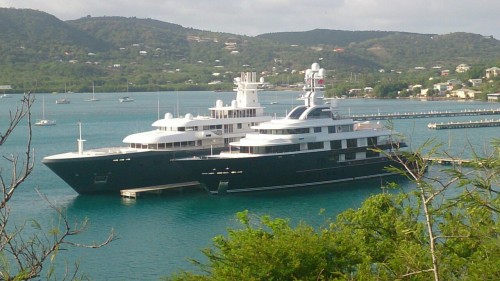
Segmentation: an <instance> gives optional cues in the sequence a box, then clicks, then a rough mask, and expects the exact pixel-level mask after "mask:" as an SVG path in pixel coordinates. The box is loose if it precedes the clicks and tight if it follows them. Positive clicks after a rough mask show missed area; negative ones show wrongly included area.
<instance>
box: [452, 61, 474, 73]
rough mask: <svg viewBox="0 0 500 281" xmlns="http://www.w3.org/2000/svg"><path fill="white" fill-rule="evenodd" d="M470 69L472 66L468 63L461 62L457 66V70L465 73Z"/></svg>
mask: <svg viewBox="0 0 500 281" xmlns="http://www.w3.org/2000/svg"><path fill="white" fill-rule="evenodd" d="M469 69H470V66H468V65H467V64H464V63H462V64H459V65H458V66H457V67H456V68H455V71H456V72H458V73H464V72H467V71H469Z"/></svg>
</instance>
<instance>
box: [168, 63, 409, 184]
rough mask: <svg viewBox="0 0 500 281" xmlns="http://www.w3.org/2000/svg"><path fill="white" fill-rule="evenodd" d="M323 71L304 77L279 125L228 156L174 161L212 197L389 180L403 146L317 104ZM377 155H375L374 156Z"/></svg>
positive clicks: (260, 129)
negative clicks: (394, 155)
mask: <svg viewBox="0 0 500 281" xmlns="http://www.w3.org/2000/svg"><path fill="white" fill-rule="evenodd" d="M324 74H325V71H324V70H323V69H320V67H319V64H317V63H315V64H313V65H312V68H311V69H308V70H307V71H306V74H305V83H306V85H305V86H304V91H305V94H304V95H303V97H302V99H303V100H304V105H300V106H297V107H295V108H294V109H293V110H292V111H290V113H289V114H288V115H287V116H286V117H285V118H284V119H273V120H271V121H269V122H264V123H261V124H259V125H257V126H255V127H254V129H256V133H248V134H247V135H246V137H245V138H241V139H240V140H238V141H236V142H232V143H231V144H230V150H229V151H223V152H221V153H220V154H218V155H206V156H198V157H190V158H178V159H174V160H173V162H174V163H176V164H177V165H178V166H179V167H180V168H181V169H183V170H185V171H189V172H190V174H191V175H192V177H193V178H195V179H196V180H197V181H199V182H200V183H201V185H202V186H203V187H204V188H205V189H206V190H208V191H209V192H211V193H213V194H220V193H229V192H244V191H257V190H268V189H281V188H292V187H304V186H312V185H321V184H331V183H336V182H344V181H351V180H358V179H367V178H374V177H382V176H387V175H391V173H390V172H388V171H387V170H386V167H388V166H390V165H394V164H395V163H394V162H393V161H392V160H391V159H390V157H388V156H389V155H390V154H392V153H396V152H397V151H399V148H403V147H405V146H406V145H405V144H404V142H402V141H397V140H396V139H395V137H394V133H393V132H392V131H391V130H389V129H387V128H384V127H383V126H382V125H380V124H378V123H370V122H356V121H354V120H353V119H352V118H348V117H342V116H340V115H339V114H337V113H336V112H335V111H334V110H335V108H334V107H332V106H328V105H325V104H322V102H321V101H322V100H323V99H322V97H319V95H318V92H319V90H321V89H323V86H322V84H323V83H322V82H323V79H324ZM379 150H380V151H379Z"/></svg>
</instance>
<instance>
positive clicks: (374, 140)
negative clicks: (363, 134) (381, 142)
mask: <svg viewBox="0 0 500 281" xmlns="http://www.w3.org/2000/svg"><path fill="white" fill-rule="evenodd" d="M374 145H377V137H370V138H368V146H374Z"/></svg>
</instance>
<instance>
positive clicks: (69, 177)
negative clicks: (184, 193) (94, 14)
mask: <svg viewBox="0 0 500 281" xmlns="http://www.w3.org/2000/svg"><path fill="white" fill-rule="evenodd" d="M262 82H263V81H262V80H261V81H257V75H256V73H255V72H246V73H242V74H241V76H240V77H238V78H236V79H235V84H236V86H237V88H236V89H235V91H236V99H235V100H233V101H232V102H231V104H230V105H224V104H223V102H222V101H221V100H217V101H216V105H215V107H212V108H209V112H210V115H209V116H194V115H192V114H186V115H185V116H181V117H174V116H173V115H172V114H171V113H166V114H165V116H164V118H163V119H160V120H157V121H156V122H154V123H153V124H152V126H153V127H154V128H155V129H154V130H151V131H146V132H141V133H136V134H132V135H129V136H126V137H125V138H124V139H123V142H124V143H125V144H126V146H124V147H109V148H97V149H89V150H84V149H83V142H84V140H83V139H82V137H81V136H80V139H79V140H78V151H76V152H67V153H62V154H57V155H51V156H47V157H45V158H44V159H43V160H42V162H43V163H44V164H45V165H46V166H47V167H49V168H50V169H51V170H52V171H53V172H54V173H56V174H57V175H58V176H59V177H61V178H62V179H63V180H64V181H65V182H66V183H68V184H69V185H70V186H71V187H72V188H73V189H74V190H75V191H76V192H78V193H80V194H96V193H105V192H108V193H109V192H114V193H119V192H120V190H122V189H130V188H140V187H153V186H162V185H169V184H174V183H176V184H177V183H183V182H192V181H193V179H192V178H191V177H190V176H189V175H188V174H187V173H184V172H183V171H182V170H181V169H179V168H178V167H177V166H176V165H174V164H173V163H172V162H171V161H170V160H171V159H173V158H175V157H192V156H196V155H206V154H210V153H219V152H220V151H221V150H223V149H225V148H226V147H227V145H228V144H229V143H230V142H233V141H236V140H238V139H239V138H241V137H244V136H245V134H246V133H247V132H250V131H252V130H253V129H251V126H254V125H257V124H259V123H261V122H265V121H269V120H270V119H271V117H270V116H266V115H265V114H264V108H263V107H261V105H260V103H259V100H258V86H259V85H261V84H262Z"/></svg>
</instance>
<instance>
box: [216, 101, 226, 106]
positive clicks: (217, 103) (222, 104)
mask: <svg viewBox="0 0 500 281" xmlns="http://www.w3.org/2000/svg"><path fill="white" fill-rule="evenodd" d="M223 106H224V103H223V102H222V100H217V101H216V102H215V107H223Z"/></svg>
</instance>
